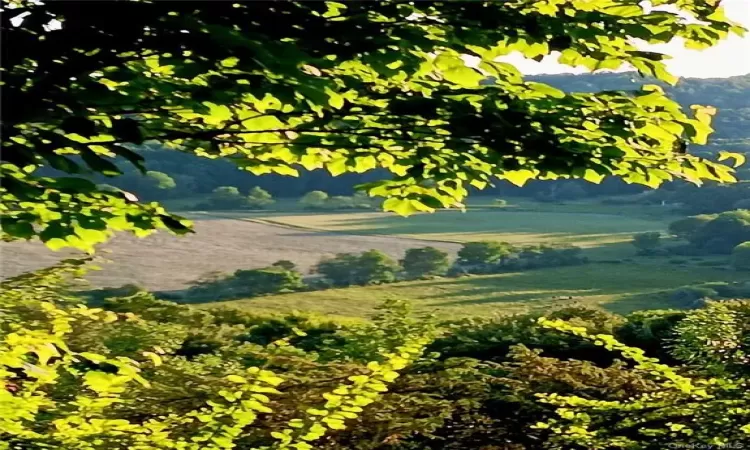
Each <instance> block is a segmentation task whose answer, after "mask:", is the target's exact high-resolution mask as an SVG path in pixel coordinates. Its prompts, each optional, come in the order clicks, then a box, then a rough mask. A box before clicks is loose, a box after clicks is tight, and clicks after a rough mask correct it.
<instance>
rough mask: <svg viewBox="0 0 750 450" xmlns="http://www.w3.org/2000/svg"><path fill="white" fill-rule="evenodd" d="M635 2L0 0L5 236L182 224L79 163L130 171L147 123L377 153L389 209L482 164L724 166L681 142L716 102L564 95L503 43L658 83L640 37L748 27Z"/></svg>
mask: <svg viewBox="0 0 750 450" xmlns="http://www.w3.org/2000/svg"><path fill="white" fill-rule="evenodd" d="M651 5H653V6H659V7H658V8H653V9H650V8H648V7H646V5H645V4H642V2H639V1H637V0H626V1H623V0H617V1H614V0H594V1H592V0H568V1H566V2H559V1H555V2H552V1H549V2H528V1H524V0H514V1H503V2H442V3H433V2H413V3H404V2H392V1H386V2H377V3H358V2H348V3H346V4H344V3H337V2H292V1H282V2H276V3H275V4H274V5H273V7H272V8H269V7H268V5H266V4H264V3H261V2H136V1H122V2H109V3H90V4H88V5H87V7H86V14H81V13H80V8H79V5H77V4H76V3H71V2H46V3H40V2H32V1H20V0H4V1H3V7H4V9H5V10H6V11H7V14H3V15H2V19H1V20H2V27H1V29H2V33H3V36H2V37H3V40H4V41H5V42H13V43H14V45H13V46H9V47H8V48H7V49H6V51H5V52H4V55H3V69H4V77H3V83H4V86H3V106H4V107H3V112H4V113H3V121H2V134H3V137H4V140H3V157H4V161H3V164H2V165H0V176H2V178H3V183H2V188H0V196H2V210H0V212H2V214H3V216H4V217H3V223H2V225H3V227H2V228H3V236H4V237H5V238H6V239H30V238H33V237H39V238H41V240H42V241H44V242H45V243H46V244H47V245H48V246H50V247H52V248H61V247H65V246H73V247H78V248H83V249H91V248H92V246H94V245H95V244H97V243H100V242H103V241H105V240H106V239H108V237H109V235H110V233H111V232H112V231H113V230H127V231H131V232H135V233H137V234H140V235H142V234H147V233H149V232H151V231H152V230H153V229H155V228H168V229H170V230H173V231H175V232H182V233H184V232H187V231H188V230H189V223H188V222H186V221H183V220H182V219H180V218H178V217H175V216H172V215H170V214H168V213H167V212H166V211H165V210H164V209H163V208H162V207H161V206H159V205H158V204H156V203H150V204H143V203H138V202H136V201H134V199H133V198H132V196H129V195H127V194H126V193H122V192H112V191H110V190H105V189H100V188H99V187H98V186H97V185H96V184H94V183H92V182H90V181H89V180H87V179H86V178H85V177H81V176H80V175H81V174H84V173H89V172H94V173H97V174H101V175H104V176H109V177H115V176H118V175H120V174H122V172H123V171H122V170H121V169H120V167H118V163H121V162H123V161H128V162H130V163H132V164H133V165H134V166H135V167H136V168H137V169H138V170H141V171H145V170H146V164H147V162H148V161H146V160H145V159H144V157H143V155H142V154H139V153H137V152H135V151H134V150H133V148H134V146H138V145H141V144H144V143H147V144H148V143H154V142H158V143H161V144H163V145H164V146H166V147H169V148H172V149H174V150H176V151H181V152H189V153H192V154H195V155H198V156H201V157H206V158H220V157H221V158H226V159H227V160H230V161H232V162H234V163H236V164H237V165H238V166H239V167H240V168H242V169H246V170H249V171H251V172H253V173H255V174H264V173H277V174H282V175H296V174H297V170H298V169H297V166H301V167H303V168H304V169H306V170H314V169H321V168H325V169H327V170H328V171H330V172H331V173H332V174H334V175H338V174H342V173H346V172H358V173H361V172H365V171H369V170H374V169H382V170H381V173H385V174H386V175H385V176H384V177H383V178H382V179H381V180H380V181H377V182H374V183H371V184H369V185H367V186H363V189H365V190H367V191H368V192H369V194H372V195H377V196H382V197H387V198H388V199H387V200H386V201H385V202H384V204H383V207H384V209H385V210H388V211H395V212H398V213H400V214H410V213H414V212H416V211H434V210H435V209H436V208H442V207H455V206H457V205H460V204H461V201H462V199H463V198H464V197H465V196H466V195H467V193H468V187H470V186H474V187H477V188H483V187H486V186H487V185H488V184H489V183H491V182H492V181H493V180H495V179H504V180H507V181H509V182H512V183H514V184H517V185H522V184H524V183H525V182H526V181H528V180H530V179H534V178H543V179H554V178H558V177H577V178H583V179H586V180H588V181H592V182H600V181H601V180H602V179H603V178H605V177H607V176H616V177H621V178H623V179H625V180H626V181H628V182H631V183H638V184H643V185H647V186H658V185H659V184H661V183H663V182H665V181H669V180H673V179H683V180H687V181H690V182H693V183H700V182H701V181H702V180H714V181H718V182H729V181H733V180H734V179H735V177H734V175H733V169H732V168H731V167H729V166H728V165H725V164H722V163H721V162H716V161H710V160H706V159H702V158H700V157H698V156H695V155H690V154H688V153H687V145H688V144H699V145H700V144H705V143H706V142H707V139H708V136H709V134H710V133H711V132H712V131H713V129H712V128H711V121H712V116H713V115H714V114H715V112H716V109H715V108H712V107H705V106H700V105H695V107H694V108H692V109H691V110H690V111H685V110H683V108H682V107H681V106H680V105H679V104H678V103H677V102H675V101H673V100H671V99H670V98H669V97H668V96H667V95H666V94H665V92H664V90H663V88H662V87H661V86H659V85H656V84H647V85H644V86H641V87H640V88H639V89H637V90H634V91H631V92H624V91H603V92H598V93H588V92H575V93H565V92H563V91H562V90H560V89H557V88H555V87H552V86H550V85H548V84H545V83H540V82H533V81H527V80H526V79H524V77H523V76H522V75H521V73H520V72H519V71H518V70H517V69H516V68H515V67H514V66H513V65H512V64H509V63H505V62H499V61H498V57H501V56H504V55H508V54H511V53H514V52H520V53H521V54H523V55H524V56H525V57H527V58H535V59H540V58H543V57H545V56H547V55H551V54H556V53H559V55H560V56H559V61H560V62H561V63H562V64H565V65H568V66H571V67H585V68H586V69H588V70H590V71H595V70H598V69H617V68H620V67H622V66H632V67H634V68H635V69H636V70H637V71H638V72H639V73H640V74H641V75H644V76H648V77H652V78H653V79H655V80H659V81H662V82H666V83H668V84H675V83H676V82H677V78H676V77H675V76H674V75H672V74H670V73H669V72H668V70H667V69H666V66H665V64H664V62H663V60H664V59H665V55H663V54H661V53H658V52H648V51H642V50H639V48H638V47H636V46H635V45H634V43H633V41H634V40H635V39H636V38H637V39H641V40H646V41H648V42H649V43H652V44H656V43H665V42H670V41H672V40H674V39H676V38H680V39H681V40H682V41H683V42H684V43H685V45H686V46H688V47H690V48H707V47H711V46H713V45H715V44H717V43H718V42H720V41H721V40H722V39H725V38H727V37H728V36H730V35H731V34H742V33H743V32H744V29H743V28H742V27H741V26H740V25H739V24H736V23H734V22H732V21H731V20H729V19H728V18H727V17H726V16H725V15H724V11H723V9H722V8H721V7H720V6H718V5H717V4H716V2H709V1H704V0H695V1H683V0H658V1H656V0H655V1H652V2H651ZM113 17H116V18H117V19H116V20H113ZM592 23H594V24H597V26H591V24H592ZM52 25H55V26H52ZM311 30H314V32H311ZM342 36H346V38H345V39H342ZM59 43H64V45H62V44H59ZM463 55H468V56H470V57H473V58H474V62H475V64H467V63H466V61H464V57H463ZM488 77H491V78H492V82H491V83H486V82H485V81H486V80H487V78H488ZM11 105H23V107H14V106H11ZM6 106H7V107H6ZM726 158H734V159H735V160H737V161H736V162H738V161H739V160H741V155H736V154H734V155H728V154H722V155H721V156H720V158H719V159H720V160H724V159H726ZM50 168H53V169H56V170H58V171H61V172H63V173H65V174H66V175H69V176H65V177H58V178H53V177H49V176H47V175H45V174H44V172H41V171H40V169H50Z"/></svg>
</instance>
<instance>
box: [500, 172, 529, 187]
mask: <svg viewBox="0 0 750 450" xmlns="http://www.w3.org/2000/svg"><path fill="white" fill-rule="evenodd" d="M534 177H536V173H535V172H533V171H531V170H525V169H524V170H509V171H506V172H503V174H502V175H501V176H500V178H502V179H504V180H507V181H509V182H511V183H512V184H514V185H516V186H518V187H522V186H523V185H524V184H526V182H527V181H529V180H531V179H533V178H534Z"/></svg>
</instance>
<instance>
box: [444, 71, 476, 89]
mask: <svg viewBox="0 0 750 450" xmlns="http://www.w3.org/2000/svg"><path fill="white" fill-rule="evenodd" d="M442 73H443V78H445V79H446V80H447V81H450V82H451V83H456V84H458V85H460V86H463V87H476V86H479V82H480V81H482V80H483V79H484V77H483V76H482V75H481V74H480V73H479V72H477V71H475V70H474V69H471V68H469V67H466V66H463V67H452V68H450V69H448V70H445V71H443V72H442Z"/></svg>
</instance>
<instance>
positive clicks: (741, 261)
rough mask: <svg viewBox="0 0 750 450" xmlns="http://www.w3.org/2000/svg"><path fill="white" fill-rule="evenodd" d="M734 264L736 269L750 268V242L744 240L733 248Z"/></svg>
mask: <svg viewBox="0 0 750 450" xmlns="http://www.w3.org/2000/svg"><path fill="white" fill-rule="evenodd" d="M732 266H733V267H734V268H735V269H740V270H748V269H750V242H743V243H742V244H740V245H738V246H736V247H735V248H734V249H733V250H732Z"/></svg>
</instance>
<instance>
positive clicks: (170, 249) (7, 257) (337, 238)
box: [0, 218, 460, 290]
mask: <svg viewBox="0 0 750 450" xmlns="http://www.w3.org/2000/svg"><path fill="white" fill-rule="evenodd" d="M195 230H196V233H195V234H193V235H189V236H185V237H176V236H172V235H170V234H167V233H164V232H159V233H157V234H155V235H152V236H149V237H147V238H144V239H138V238H135V237H133V236H130V235H125V234H122V235H119V236H117V237H116V238H115V239H113V240H112V241H110V242H109V243H107V244H106V245H105V246H102V247H101V249H100V250H99V252H98V254H99V255H100V256H101V257H105V258H107V259H109V260H110V261H111V262H109V263H106V264H100V265H101V266H102V269H103V270H101V271H97V272H93V273H91V274H90V275H89V276H88V279H89V280H90V281H91V282H92V283H93V284H94V285H96V286H101V287H103V286H120V285H123V284H127V283H135V284H139V285H142V286H144V287H146V288H148V289H153V290H172V289H182V288H184V287H186V286H187V285H188V284H189V283H190V282H191V281H195V280H196V279H198V278H200V277H201V276H202V275H204V274H206V273H208V272H212V271H220V272H233V271H235V270H237V269H251V268H257V267H264V266H267V265H270V264H271V263H273V262H275V261H278V260H280V259H287V260H290V261H293V262H294V263H295V264H297V265H298V266H299V268H300V269H301V270H302V271H303V272H307V271H308V270H309V269H310V268H311V267H312V266H314V265H315V264H316V263H317V262H318V261H319V260H320V259H321V258H323V257H326V256H332V255H335V254H336V253H350V252H361V251H365V250H370V249H373V248H374V249H378V250H381V251H383V252H385V253H387V254H389V255H390V256H392V257H394V258H401V257H402V256H403V254H404V252H405V251H406V250H407V249H409V248H413V247H424V246H428V245H429V246H434V247H437V248H440V249H442V250H445V251H448V252H450V253H451V254H454V253H455V252H456V251H457V250H458V248H459V247H460V246H459V245H458V244H452V243H445V242H435V241H423V240H419V239H409V238H400V237H392V236H365V235H352V234H346V233H339V232H315V231H306V230H301V229H295V228H292V227H286V226H280V225H273V224H269V223H262V222H257V221H251V220H241V219H230V218H217V219H211V220H198V221H196V222H195ZM75 255H76V253H75V252H72V251H61V252H52V251H50V250H49V249H47V248H46V247H44V246H43V245H41V244H40V243H25V242H13V243H2V244H0V276H2V277H3V278H6V277H9V276H13V275H17V274H19V273H22V272H26V271H29V270H35V269H38V268H41V267H45V266H48V265H52V264H54V263H55V262H57V261H58V260H60V259H64V258H69V257H71V256H75Z"/></svg>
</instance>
